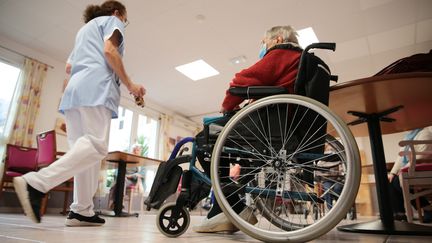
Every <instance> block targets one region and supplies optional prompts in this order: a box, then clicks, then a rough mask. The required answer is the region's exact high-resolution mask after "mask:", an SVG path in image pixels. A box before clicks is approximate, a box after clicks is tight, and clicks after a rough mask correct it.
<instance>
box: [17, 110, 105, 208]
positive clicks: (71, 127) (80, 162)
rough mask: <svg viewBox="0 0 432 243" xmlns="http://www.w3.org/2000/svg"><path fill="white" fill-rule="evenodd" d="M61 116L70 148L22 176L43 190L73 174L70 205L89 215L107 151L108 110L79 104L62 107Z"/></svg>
mask: <svg viewBox="0 0 432 243" xmlns="http://www.w3.org/2000/svg"><path fill="white" fill-rule="evenodd" d="M65 117H66V129H67V138H68V143H69V146H70V150H69V151H68V152H67V153H66V154H65V155H63V156H62V157H61V158H60V159H58V160H57V161H55V162H54V163H52V164H51V165H50V166H48V167H46V168H44V169H42V170H40V171H38V172H31V173H27V174H25V175H24V176H23V178H24V179H25V180H26V182H27V183H28V184H30V185H31V186H32V187H34V188H35V189H37V190H39V191H41V192H44V193H46V192H48V191H49V190H50V189H52V188H54V187H55V186H57V185H59V184H61V183H63V182H65V181H66V180H68V179H70V178H72V177H74V195H73V203H72V205H71V206H70V209H71V210H72V211H73V212H75V213H78V214H81V215H83V216H93V215H94V214H95V213H94V211H93V208H94V205H93V196H94V194H95V193H96V190H97V187H98V179H99V171H100V168H101V160H102V159H103V158H104V157H105V156H106V155H107V153H108V141H109V131H110V124H111V111H110V110H109V109H107V108H106V107H104V106H97V107H79V108H76V109H72V110H67V111H65Z"/></svg>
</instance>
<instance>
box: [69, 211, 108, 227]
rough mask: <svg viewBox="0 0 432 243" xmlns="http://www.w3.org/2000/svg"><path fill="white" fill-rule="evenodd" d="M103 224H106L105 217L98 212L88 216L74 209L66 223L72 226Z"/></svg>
mask: <svg viewBox="0 0 432 243" xmlns="http://www.w3.org/2000/svg"><path fill="white" fill-rule="evenodd" d="M103 224H105V219H103V218H100V217H99V216H98V215H97V214H95V215H93V216H91V217H86V216H82V215H81V214H77V213H74V212H72V211H70V212H69V215H68V216H67V219H66V221H65V225H66V226H70V227H80V226H101V225H103Z"/></svg>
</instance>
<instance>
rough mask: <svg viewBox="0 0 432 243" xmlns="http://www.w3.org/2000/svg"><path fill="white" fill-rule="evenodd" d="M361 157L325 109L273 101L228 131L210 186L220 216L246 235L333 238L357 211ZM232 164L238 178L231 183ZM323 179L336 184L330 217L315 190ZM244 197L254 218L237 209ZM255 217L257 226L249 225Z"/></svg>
mask: <svg viewBox="0 0 432 243" xmlns="http://www.w3.org/2000/svg"><path fill="white" fill-rule="evenodd" d="M359 158H360V156H359V152H358V148H357V144H356V142H355V140H354V137H353V136H352V134H351V132H350V130H349V129H348V127H347V126H346V124H345V123H344V122H343V121H342V120H341V119H340V118H339V117H337V116H336V115H335V114H333V113H332V112H331V111H330V110H329V108H328V107H327V106H325V105H323V104H321V103H319V102H317V101H315V100H312V99H310V98H307V97H303V96H298V95H276V96H271V97H267V98H264V99H260V100H258V101H256V102H254V103H252V104H251V105H248V106H247V107H245V108H243V109H242V110H241V111H239V112H238V113H237V114H236V115H235V116H234V117H233V118H232V119H231V120H230V121H229V122H228V123H227V124H226V125H225V127H224V129H223V130H222V132H221V134H220V135H219V137H218V139H217V141H216V144H215V147H214V150H213V154H212V165H211V179H212V184H213V188H214V191H215V196H216V199H217V201H218V203H219V205H220V206H221V208H222V210H223V211H224V212H225V214H226V215H227V217H228V218H229V219H230V220H231V221H232V222H233V223H234V224H235V225H236V226H237V227H238V228H239V229H241V230H242V231H243V232H245V233H246V234H248V235H250V236H252V237H254V238H256V239H259V240H262V241H271V242H287V241H289V242H305V241H309V240H312V239H315V238H317V237H319V236H320V235H322V234H325V233H327V232H328V231H330V230H331V229H332V228H333V227H335V226H336V225H337V224H338V223H339V222H340V220H342V219H343V217H344V216H345V215H346V213H347V212H348V210H349V208H350V207H351V206H352V205H353V202H354V200H355V197H356V195H357V191H358V187H359V184H360V159H359ZM320 162H325V164H330V165H331V164H335V165H334V166H333V165H332V166H327V165H326V166H323V165H321V163H320ZM235 164H239V165H240V166H241V171H240V174H239V175H238V176H236V177H235V178H230V177H229V169H230V168H231V167H232V166H234V165H235ZM335 167H337V171H336V170H335V169H334V168H335ZM318 178H320V179H321V180H325V181H329V182H332V183H333V185H334V186H333V187H331V189H329V190H327V193H330V194H331V195H334V196H335V197H336V202H335V203H334V204H333V205H332V208H331V209H330V210H326V212H325V214H324V212H322V208H325V207H322V205H323V203H324V200H323V199H322V198H320V196H319V195H317V192H316V189H315V188H314V181H317V180H318ZM336 188H338V189H337V190H336ZM243 194H246V195H248V198H251V199H252V200H249V204H248V205H247V206H248V207H251V208H252V209H255V210H253V213H254V215H251V214H249V215H244V214H241V213H236V211H239V210H236V211H235V210H234V209H233V208H236V207H237V208H238V207H239V206H237V205H239V204H242V203H243V201H240V200H239V201H237V202H236V201H233V199H235V198H241V197H244V195H243ZM330 194H329V195H330ZM238 195H240V196H238ZM269 202H270V203H269ZM269 204H270V205H269ZM271 204H273V205H271ZM279 207H282V211H285V212H286V214H285V213H284V214H280V210H279ZM305 212H310V213H307V214H305ZM313 212H314V213H313ZM314 214H315V216H314ZM316 215H323V216H322V217H316ZM252 217H256V218H257V219H258V222H257V223H256V224H251V223H249V222H253V221H254V220H251V218H252Z"/></svg>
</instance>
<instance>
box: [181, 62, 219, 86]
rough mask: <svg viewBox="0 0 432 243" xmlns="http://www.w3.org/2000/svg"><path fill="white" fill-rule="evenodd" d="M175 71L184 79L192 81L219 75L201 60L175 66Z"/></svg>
mask: <svg viewBox="0 0 432 243" xmlns="http://www.w3.org/2000/svg"><path fill="white" fill-rule="evenodd" d="M175 69H176V70H177V71H179V72H181V73H182V74H184V75H185V76H186V77H188V78H190V79H192V80H193V81H197V80H200V79H204V78H208V77H212V76H215V75H218V74H219V72H218V71H217V70H216V69H214V68H213V67H212V66H210V65H209V64H207V63H206V62H204V61H203V60H202V59H200V60H197V61H194V62H191V63H187V64H184V65H180V66H177V67H176V68H175Z"/></svg>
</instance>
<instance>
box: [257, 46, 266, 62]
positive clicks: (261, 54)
mask: <svg viewBox="0 0 432 243" xmlns="http://www.w3.org/2000/svg"><path fill="white" fill-rule="evenodd" d="M266 53H267V45H266V43H263V44H262V45H261V49H260V52H259V54H258V57H259V58H260V59H262V58H263V57H264V56H265V54H266Z"/></svg>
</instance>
